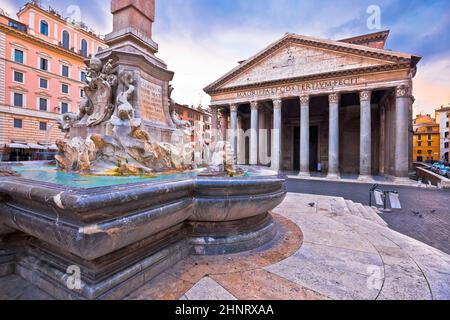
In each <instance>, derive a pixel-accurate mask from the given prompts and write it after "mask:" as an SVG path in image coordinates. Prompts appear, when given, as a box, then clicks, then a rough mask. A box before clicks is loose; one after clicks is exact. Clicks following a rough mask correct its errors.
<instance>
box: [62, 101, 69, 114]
mask: <svg viewBox="0 0 450 320" xmlns="http://www.w3.org/2000/svg"><path fill="white" fill-rule="evenodd" d="M67 112H69V104H68V103H67V102H61V113H62V114H65V113H67Z"/></svg>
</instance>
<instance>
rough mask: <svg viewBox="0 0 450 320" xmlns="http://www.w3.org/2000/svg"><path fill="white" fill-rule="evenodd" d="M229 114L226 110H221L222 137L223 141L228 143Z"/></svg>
mask: <svg viewBox="0 0 450 320" xmlns="http://www.w3.org/2000/svg"><path fill="white" fill-rule="evenodd" d="M227 130H228V113H227V110H226V109H221V110H220V135H221V137H220V138H221V140H222V141H227Z"/></svg>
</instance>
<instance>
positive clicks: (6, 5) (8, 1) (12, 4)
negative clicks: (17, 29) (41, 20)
mask: <svg viewBox="0 0 450 320" xmlns="http://www.w3.org/2000/svg"><path fill="white" fill-rule="evenodd" d="M0 8H1V9H3V10H4V11H5V12H6V13H7V14H8V15H9V16H10V17H11V18H13V19H16V18H17V17H16V13H17V12H18V11H19V7H18V4H17V2H16V1H14V0H2V4H1V6H0Z"/></svg>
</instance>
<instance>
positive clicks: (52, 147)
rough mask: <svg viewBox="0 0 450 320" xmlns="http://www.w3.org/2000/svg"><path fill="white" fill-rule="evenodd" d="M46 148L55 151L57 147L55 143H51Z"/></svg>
mask: <svg viewBox="0 0 450 320" xmlns="http://www.w3.org/2000/svg"><path fill="white" fill-rule="evenodd" d="M48 150H53V151H56V150H59V148H58V147H57V146H56V144H52V145H49V146H48Z"/></svg>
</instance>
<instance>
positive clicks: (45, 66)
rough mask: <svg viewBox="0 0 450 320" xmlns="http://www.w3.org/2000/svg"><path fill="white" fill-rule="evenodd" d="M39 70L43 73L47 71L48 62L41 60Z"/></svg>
mask: <svg viewBox="0 0 450 320" xmlns="http://www.w3.org/2000/svg"><path fill="white" fill-rule="evenodd" d="M39 68H40V69H41V70H44V71H48V60H47V59H45V58H41V60H40V64H39Z"/></svg>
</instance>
